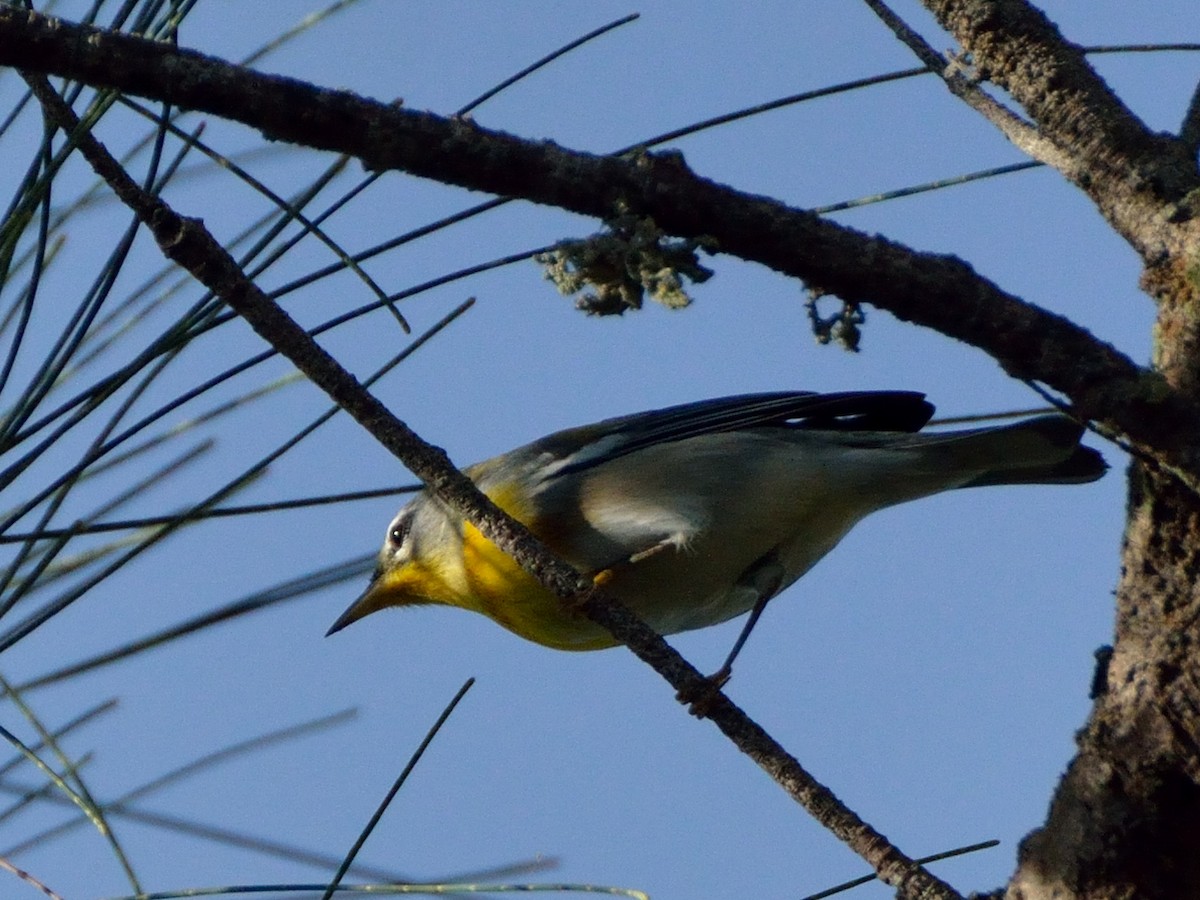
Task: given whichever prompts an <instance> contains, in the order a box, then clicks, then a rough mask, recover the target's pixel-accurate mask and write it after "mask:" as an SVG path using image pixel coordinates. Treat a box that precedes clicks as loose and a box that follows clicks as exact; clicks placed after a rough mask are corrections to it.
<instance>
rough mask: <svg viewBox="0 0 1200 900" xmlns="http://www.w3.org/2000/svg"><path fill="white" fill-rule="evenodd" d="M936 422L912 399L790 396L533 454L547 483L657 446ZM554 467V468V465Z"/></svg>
mask: <svg viewBox="0 0 1200 900" xmlns="http://www.w3.org/2000/svg"><path fill="white" fill-rule="evenodd" d="M932 415H933V405H932V404H931V403H929V402H928V401H927V400H926V399H925V395H924V394H919V393H916V392H913V391H846V392H841V393H833V394H816V393H812V392H811V391H791V392H783V393H771V394H743V395H740V396H736V397H718V398H715V399H712V400H701V401H699V402H696V403H685V404H683V405H681V406H668V407H667V408H665V409H656V410H651V411H649V412H642V413H635V414H633V415H630V416H622V417H620V418H616V419H607V420H605V421H603V422H597V423H596V424H595V425H585V426H583V427H582V428H571V429H568V430H566V431H560V432H557V433H555V434H552V435H549V436H547V437H544V438H542V439H541V440H539V441H536V442H535V443H533V444H530V445H529V447H528V448H527V449H528V450H530V451H532V453H533V454H534V455H535V456H537V457H539V458H540V459H541V460H542V462H543V465H544V468H543V472H544V478H545V479H547V480H548V479H552V478H557V477H559V476H562V475H568V474H572V473H578V472H581V471H584V470H586V469H590V468H592V467H594V466H598V465H601V464H603V463H606V462H609V461H611V460H614V459H617V458H619V457H622V456H626V455H628V454H630V453H635V452H637V451H638V450H642V449H645V448H646V447H651V446H654V445H655V444H663V443H668V442H670V441H679V440H683V439H685V438H691V437H696V436H698V435H704V434H718V433H721V432H732V431H745V430H747V429H751V428H768V427H769V428H792V429H810V430H813V429H816V430H827V431H873V432H878V431H892V432H914V431H919V430H920V429H921V428H922V426H924V425H925V423H926V422H928V421H929V417H930V416H932ZM549 460H553V462H548V461H549Z"/></svg>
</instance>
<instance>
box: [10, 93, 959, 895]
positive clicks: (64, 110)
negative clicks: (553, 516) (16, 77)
mask: <svg viewBox="0 0 1200 900" xmlns="http://www.w3.org/2000/svg"><path fill="white" fill-rule="evenodd" d="M26 80H27V82H28V83H29V85H30V87H31V89H32V90H33V92H34V94H35V96H36V97H37V98H38V100H39V101H40V102H41V103H42V105H43V107H44V108H45V109H46V111H47V114H48V115H50V116H51V117H52V118H53V119H54V120H55V121H56V122H57V123H58V124H59V125H60V127H62V128H63V129H64V130H66V131H67V132H68V133H71V134H72V137H73V138H74V139H75V140H76V141H77V142H78V147H79V150H80V152H81V153H83V155H84V156H85V158H86V159H87V160H88V162H89V163H90V164H91V165H92V167H93V169H95V171H96V173H97V174H98V175H99V176H100V177H102V178H103V179H104V180H105V181H106V182H107V183H108V184H109V186H110V187H111V188H112V190H113V191H114V193H116V194H117V196H118V197H119V198H120V199H121V200H122V201H123V202H124V203H125V204H126V205H127V206H129V207H130V209H132V210H133V211H134V213H135V214H136V215H137V216H138V218H139V219H140V220H141V221H142V223H143V224H144V225H146V227H147V228H149V229H150V231H151V233H152V234H153V235H154V237H155V239H156V240H157V241H158V244H159V247H160V249H161V250H162V251H163V253H164V254H165V255H166V256H168V257H169V258H170V259H172V260H174V261H175V262H176V263H178V264H179V265H180V266H182V267H184V268H186V269H187V270H188V271H189V272H191V273H192V275H193V276H195V277H196V279H197V280H199V281H200V282H201V283H203V284H204V285H205V286H206V287H207V288H208V289H209V290H211V291H212V292H213V293H214V294H216V295H217V296H219V297H221V299H222V300H224V301H225V302H226V303H228V304H229V306H230V307H232V308H233V309H234V310H235V311H236V312H237V313H238V314H239V315H241V316H242V317H243V318H244V319H245V320H246V321H247V322H248V323H249V324H250V325H251V327H252V328H253V329H254V330H255V331H256V332H257V333H258V334H259V335H260V336H261V337H263V339H264V340H266V341H267V342H268V343H270V344H271V345H272V346H273V347H275V349H277V350H278V351H279V352H280V353H282V354H283V355H284V356H286V357H287V358H288V359H289V360H291V361H292V362H293V363H294V364H295V365H296V367H297V368H299V369H300V370H301V371H302V372H304V374H305V375H307V376H308V377H309V379H310V380H312V381H313V383H314V384H316V385H317V386H318V387H320V388H321V389H322V390H324V391H325V392H326V393H327V394H328V395H329V396H330V397H331V398H332V399H333V400H334V401H336V402H337V403H338V405H339V406H341V407H342V408H343V409H345V410H346V411H347V412H348V413H349V414H350V415H351V416H353V417H354V419H355V420H356V421H358V422H359V424H361V425H362V426H363V427H365V428H366V429H367V430H368V431H370V432H371V434H372V435H373V436H374V437H375V438H376V439H377V440H379V441H380V443H381V444H383V445H384V446H385V447H386V448H387V449H388V450H390V451H391V452H392V453H393V454H394V455H395V456H396V457H398V458H399V459H400V460H401V461H402V462H403V463H404V464H405V465H406V466H407V467H408V468H409V469H411V470H412V471H413V473H414V474H416V475H417V476H418V477H420V478H421V480H422V481H424V482H425V484H426V485H427V487H428V489H429V490H430V491H431V492H433V493H434V494H436V495H437V496H438V497H439V498H440V499H441V500H443V501H444V502H445V503H447V504H448V505H449V506H450V507H451V508H452V509H453V510H455V512H457V513H458V514H460V515H462V516H463V517H464V518H466V519H468V520H470V521H471V522H472V523H473V524H475V525H476V526H477V527H478V528H479V530H480V531H481V532H482V533H483V534H484V535H485V536H486V537H487V538H489V539H490V540H492V541H493V542H494V543H495V544H496V545H497V546H499V547H500V548H501V549H502V550H504V551H505V552H506V553H508V554H509V555H511V556H512V557H513V558H514V559H516V560H517V562H519V563H520V564H521V566H522V567H524V568H525V569H526V570H527V571H528V572H529V573H530V574H532V575H534V576H535V577H536V578H538V579H539V580H540V581H541V582H542V584H543V585H545V587H546V588H547V589H549V590H550V591H552V592H553V593H554V594H555V595H556V596H558V597H559V599H560V600H562V601H563V602H564V603H570V604H573V605H574V606H575V607H576V608H578V609H579V610H580V611H582V612H583V614H585V615H586V616H587V617H588V618H590V619H591V620H592V621H594V622H596V623H598V624H600V625H602V626H604V627H605V628H607V629H608V630H609V631H610V632H611V633H612V634H613V636H614V637H616V638H617V640H619V641H621V642H622V643H624V644H625V645H626V646H628V647H629V648H630V649H631V650H633V652H634V653H636V654H637V655H638V656H639V657H640V658H641V659H643V660H644V661H645V662H647V663H649V664H650V665H651V666H653V667H654V669H655V670H656V671H658V672H659V674H660V675H662V676H663V677H664V678H665V679H666V680H667V681H668V682H669V683H670V684H671V685H672V686H673V687H675V689H676V690H677V691H679V692H680V693H682V694H684V695H692V696H696V695H698V693H697V692H700V693H704V694H705V695H706V697H707V695H708V694H709V691H710V690H711V686H710V683H709V682H708V680H707V679H705V678H704V677H703V676H702V675H701V674H700V673H699V672H698V671H697V670H696V669H695V668H694V667H693V666H692V665H691V664H689V663H688V662H687V661H686V660H685V659H683V657H682V656H680V655H679V654H678V653H677V652H676V651H675V650H674V649H673V648H672V647H670V646H669V645H668V644H667V642H666V641H664V640H663V639H662V637H661V636H660V635H658V634H656V633H655V632H654V631H652V630H651V629H650V628H649V627H648V626H647V625H645V624H644V623H643V622H641V621H640V620H639V619H638V618H637V617H636V616H634V615H633V614H632V613H631V612H630V611H629V610H627V609H626V608H625V607H623V606H622V605H621V604H619V603H617V602H616V601H614V600H613V599H611V598H609V597H606V596H605V595H604V594H603V593H602V592H601V591H600V590H599V589H598V588H596V587H595V586H594V585H593V584H592V583H591V582H590V581H588V580H586V579H584V578H582V577H581V576H580V575H579V573H577V572H576V571H575V570H574V569H572V568H571V567H570V566H569V565H567V564H566V563H564V562H562V561H561V560H559V559H557V558H556V557H555V556H553V555H552V554H551V553H550V552H549V551H548V550H547V549H546V548H545V547H543V546H542V545H541V544H540V543H539V542H538V541H537V539H536V538H534V537H533V535H532V534H531V533H530V532H529V531H528V529H526V528H525V526H524V525H522V524H521V523H519V522H517V521H515V520H514V519H512V518H510V517H509V516H507V515H506V514H505V513H504V512H503V511H501V510H500V509H499V508H498V507H497V506H496V505H495V504H493V503H492V501H491V500H489V499H488V498H487V497H486V496H484V495H483V494H482V493H480V492H479V490H478V489H476V487H475V485H474V484H473V483H472V482H471V481H470V480H469V479H468V478H467V477H466V476H465V475H463V474H462V473H461V472H460V471H458V470H457V469H456V468H455V467H454V465H453V464H452V463H451V462H450V460H449V458H448V457H447V456H446V454H445V452H444V451H442V450H441V449H439V448H437V447H434V446H432V445H430V444H428V443H426V442H425V441H424V440H422V439H421V438H420V437H419V436H418V435H416V434H415V433H414V432H413V431H412V430H411V429H409V428H408V426H407V425H405V424H404V423H403V422H401V421H400V420H399V419H397V418H396V417H395V416H393V415H392V414H391V412H390V411H389V410H388V409H387V408H386V407H385V406H384V405H383V404H382V403H381V402H380V401H379V400H378V399H376V398H375V397H374V396H373V395H372V394H370V393H369V392H368V391H367V390H366V389H365V388H363V387H362V386H361V385H360V384H359V383H358V382H357V380H356V379H355V378H354V376H353V375H352V374H350V373H349V372H348V371H346V369H344V368H343V367H342V366H341V365H340V364H339V363H338V362H337V360H335V359H334V358H333V357H332V356H330V355H329V354H328V353H327V352H326V351H325V350H324V349H323V348H321V347H320V346H319V345H318V344H317V343H316V341H314V340H313V339H312V337H310V336H309V335H308V334H307V332H305V331H304V329H303V328H301V327H300V326H299V325H297V324H296V322H294V321H293V320H292V319H291V318H290V317H289V316H288V315H287V313H285V312H284V311H283V310H282V309H281V308H280V307H279V305H278V304H276V303H275V302H274V301H273V300H271V299H270V298H268V297H267V296H266V295H265V294H264V293H263V292H262V291H261V290H260V289H259V288H258V287H257V285H255V284H254V283H253V282H252V281H250V280H249V279H248V278H247V277H246V276H245V274H244V273H243V272H242V271H241V269H240V268H239V267H238V265H237V263H236V261H235V260H234V259H233V258H232V257H231V256H230V255H229V254H228V253H227V252H226V251H225V249H224V248H223V247H222V246H221V245H220V244H219V243H218V242H217V241H216V240H215V239H214V238H213V237H212V235H211V234H210V233H209V232H208V231H207V230H206V229H205V228H204V225H203V223H202V222H200V221H199V220H197V219H188V218H185V217H183V216H180V215H178V214H177V213H176V212H175V211H174V210H173V209H171V208H170V207H169V206H168V205H167V204H166V203H164V202H163V201H162V199H161V198H159V197H156V196H154V195H152V194H150V193H148V192H146V191H144V190H143V189H142V188H141V187H139V186H138V185H137V183H136V182H134V181H133V179H131V178H130V177H129V176H128V174H126V172H125V171H124V170H123V169H122V168H121V167H120V165H119V164H118V163H117V162H116V160H114V159H113V158H112V156H111V155H110V154H109V153H108V151H107V150H106V149H105V148H104V147H103V146H102V145H101V144H100V143H99V142H98V141H96V140H95V138H93V137H92V136H91V135H90V134H89V133H87V132H86V131H84V130H81V129H80V127H79V121H78V119H77V118H76V117H75V115H74V113H73V112H72V111H71V109H70V107H68V106H67V104H66V103H65V102H64V101H63V100H62V98H61V97H59V96H58V94H57V93H55V92H54V90H53V89H52V88H51V87H50V84H49V82H47V81H46V80H45V79H44V78H41V77H39V76H31V75H26ZM712 696H713V702H712V703H711V705H710V706H709V707H708V708H707V709H706V711H705V712H704V716H705V717H706V718H709V719H711V720H712V721H713V722H714V724H716V725H717V726H718V727H719V728H720V729H721V731H722V732H724V733H725V734H726V736H728V737H729V738H730V740H731V741H733V743H734V744H735V745H736V746H737V747H738V748H739V749H740V750H741V751H742V752H743V753H745V754H746V755H747V756H749V757H750V758H751V759H753V760H754V761H755V762H756V763H758V765H759V766H760V767H761V768H762V769H763V770H764V771H766V772H767V773H768V774H769V775H770V776H771V777H772V778H773V779H774V780H775V781H776V783H778V784H779V785H780V786H781V787H783V788H784V790H786V791H787V792H788V794H789V795H790V796H791V797H792V798H793V799H795V800H796V801H797V802H799V803H800V804H801V805H802V806H803V807H804V808H805V809H806V810H808V811H809V812H810V813H811V814H812V815H813V816H814V817H815V818H816V819H817V820H818V821H819V822H820V823H821V824H822V825H824V826H825V827H826V828H827V829H828V830H829V831H831V832H832V833H833V834H834V835H835V836H837V837H839V838H840V839H841V840H843V841H844V842H845V843H846V844H848V845H849V846H850V847H851V849H853V850H854V851H855V852H856V853H858V854H859V855H860V856H861V857H862V858H863V859H864V860H866V861H867V862H868V864H870V865H871V866H872V868H874V869H875V871H876V872H877V873H878V875H879V878H880V879H881V880H883V881H885V882H887V883H888V884H890V885H892V886H894V887H896V888H897V891H898V895H899V896H901V897H905V898H913V900H916V898H922V900H926V898H927V900H961V897H960V895H959V894H958V893H957V892H956V891H954V890H953V889H952V888H951V887H950V886H949V885H947V884H945V883H944V882H942V881H940V880H939V879H937V878H935V877H934V876H932V875H930V874H929V873H928V872H927V871H926V870H925V869H923V868H922V867H921V866H920V865H918V864H917V863H915V862H914V861H913V860H912V859H910V858H909V857H907V856H906V855H904V854H903V853H901V852H900V851H899V850H898V849H896V848H895V847H894V846H892V845H891V844H890V843H889V842H888V841H887V839H886V838H885V837H884V836H883V835H881V834H880V833H879V832H877V831H876V830H875V829H873V828H872V827H871V826H870V825H868V824H867V823H865V822H864V821H862V820H861V819H860V818H859V817H858V816H857V815H856V814H855V813H854V812H852V811H851V810H850V809H848V808H847V807H846V806H845V805H844V804H842V803H841V801H840V800H838V799H837V797H836V796H835V795H834V794H833V793H832V792H831V791H830V790H829V789H828V788H826V787H824V786H823V785H821V784H820V783H819V782H817V781H816V780H815V779H814V778H813V777H812V776H811V775H810V774H809V773H808V772H807V771H806V770H805V769H804V768H803V767H802V766H801V765H800V763H799V762H798V761H797V760H796V759H795V758H794V757H793V756H791V755H790V754H789V753H787V751H786V750H784V748H783V747H782V746H780V745H779V743H778V742H776V741H775V739H774V738H772V737H771V736H770V735H769V734H767V732H766V731H765V730H763V728H762V727H761V726H759V725H758V724H757V723H755V722H754V721H753V720H752V719H750V718H749V716H747V715H746V714H745V713H744V712H743V711H742V710H741V709H740V708H739V707H737V706H736V705H735V704H734V703H733V702H732V701H730V700H729V698H728V697H726V696H725V695H724V694H722V693H720V692H714V693H712Z"/></svg>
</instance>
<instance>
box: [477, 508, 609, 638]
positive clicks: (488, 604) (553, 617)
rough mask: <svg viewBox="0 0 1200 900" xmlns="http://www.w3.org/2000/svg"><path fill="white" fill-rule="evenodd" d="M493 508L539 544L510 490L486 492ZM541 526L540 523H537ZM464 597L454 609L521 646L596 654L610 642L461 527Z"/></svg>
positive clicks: (529, 513)
mask: <svg viewBox="0 0 1200 900" xmlns="http://www.w3.org/2000/svg"><path fill="white" fill-rule="evenodd" d="M486 493H487V495H488V497H489V498H490V499H491V501H492V502H493V503H495V504H496V505H497V506H499V507H500V508H501V509H502V510H504V511H505V512H506V513H508V514H509V515H510V516H512V517H513V518H514V519H516V520H517V521H519V522H521V523H523V524H524V525H525V526H526V527H528V528H529V529H530V531H532V532H533V533H534V534H535V535H536V536H538V537H539V538H540V539H542V540H546V539H547V537H548V536H547V535H544V534H542V533H540V530H539V521H538V517H537V514H536V510H534V509H533V508H532V506H531V505H530V504H529V503H527V502H524V501H523V498H522V497H521V496H519V495H518V494H517V492H516V491H514V490H513V489H512V488H511V487H510V486H504V485H502V486H499V487H496V488H491V489H489V490H488V491H486ZM541 524H544V523H541ZM462 555H463V559H462V562H463V571H464V572H465V573H466V579H467V593H466V595H465V596H463V597H462V598H461V599H460V601H459V602H458V603H457V604H456V605H461V606H463V607H465V608H467V609H471V610H473V611H475V612H481V613H483V614H484V615H486V616H488V617H489V618H491V619H493V620H495V621H496V622H498V623H499V624H501V625H503V626H504V627H505V628H507V629H508V630H509V631H512V632H514V633H516V634H518V635H520V636H521V637H523V638H525V639H526V640H530V641H534V642H535V643H538V644H543V645H545V646H547V647H553V648H556V649H559V650H599V649H602V648H604V647H612V646H615V645H616V642H615V641H614V640H613V639H612V636H611V635H609V634H608V632H607V631H605V630H604V629H602V628H600V627H599V626H598V625H595V624H594V623H592V622H590V621H589V620H588V619H587V618H586V617H585V616H584V615H583V614H582V613H576V612H573V611H571V610H568V609H566V608H565V607H564V606H563V604H562V602H561V601H560V600H559V599H558V598H557V597H556V596H554V594H552V593H550V592H549V591H547V590H546V589H545V588H544V587H542V585H541V584H539V583H538V581H537V580H536V579H535V578H534V577H533V576H532V575H530V574H529V573H528V572H526V571H525V570H524V569H522V568H521V566H520V565H518V564H517V562H516V561H515V560H514V559H513V558H512V557H511V556H509V555H508V554H507V553H505V552H504V551H503V550H501V549H500V548H499V547H497V546H496V545H495V544H493V543H492V542H491V541H489V540H488V539H487V538H486V537H484V536H483V534H482V533H481V532H480V531H479V529H477V528H476V527H475V526H474V525H472V524H471V523H469V522H467V523H464V525H463V540H462Z"/></svg>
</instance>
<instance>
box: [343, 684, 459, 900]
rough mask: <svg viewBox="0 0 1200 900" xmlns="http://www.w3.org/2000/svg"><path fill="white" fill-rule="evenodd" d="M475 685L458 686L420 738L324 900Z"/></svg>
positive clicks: (345, 859)
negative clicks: (456, 690)
mask: <svg viewBox="0 0 1200 900" xmlns="http://www.w3.org/2000/svg"><path fill="white" fill-rule="evenodd" d="M474 684H475V679H474V678H468V679H467V680H466V681H465V682H463V686H462V687H460V688H459V689H458V692H457V693H456V694H455V695H454V696H453V697H452V698H450V702H449V703H447V704H446V708H445V709H443V710H442V714H441V715H440V716H438V717H437V721H435V722H434V723H433V725H431V726H430V727H429V731H427V732H426V733H425V737H424V738H423V739H422V740H421V743H420V744H418V745H417V749H416V750H414V751H413V753H412V755H411V756H410V757H409V758H408V762H407V763H406V764H405V766H404V769H403V770H402V771H401V772H400V774H399V775H398V776H397V777H396V780H395V781H394V782H393V783H392V786H391V787H390V788H389V789H388V792H387V793H386V794H385V795H384V797H383V800H381V801H380V803H379V806H378V807H376V809H375V812H374V813H372V815H371V818H370V819H369V820H368V821H367V824H366V825H365V826H363V829H362V831H361V832H360V833H359V835H358V837H357V838H356V839H355V841H354V844H353V846H351V847H350V850H349V851H348V852H347V853H346V856H345V858H344V859H343V860H342V864H341V865H340V866H338V868H337V871H336V872H335V873H334V875H333V878H331V879H330V880H329V885H328V887H326V888H325V893H324V894H322V895H321V900H332V897H333V894H334V892H335V891H336V890H337V889H338V885H340V884H341V883H342V879H343V878H344V877H345V876H346V872H347V871H348V870H349V869H350V867H351V866H352V865H354V860H355V858H357V856H358V851H360V850H361V849H362V848H363V845H364V844H365V843H366V842H367V838H369V837H370V836H371V832H373V831H374V830H375V826H376V825H378V824H379V822H380V820H381V819H382V818H383V814H384V813H385V812H387V808H388V807H389V806H391V805H392V801H393V800H394V799H395V798H396V795H397V794H398V793H400V788H402V787H404V783H405V782H406V781H408V776H409V775H411V774H412V771H413V769H415V768H416V767H417V763H419V762H420V761H421V757H422V756H424V755H425V751H426V750H428V749H429V745H430V744H432V743H433V739H434V738H435V737H437V734H438V732H439V731H441V730H442V726H443V725H445V724H446V720H447V719H449V718H450V716H451V714H452V713H453V712H454V709H455V707H457V706H458V704H459V702H460V701H461V700H462V698H463V697H465V696H467V691H469V690H470V689H471V687H472V686H473V685H474Z"/></svg>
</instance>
